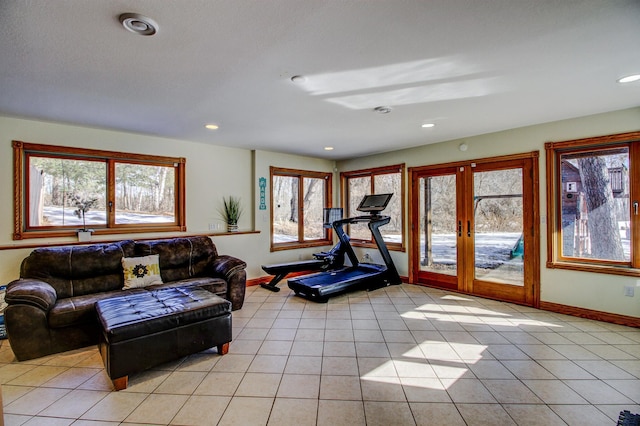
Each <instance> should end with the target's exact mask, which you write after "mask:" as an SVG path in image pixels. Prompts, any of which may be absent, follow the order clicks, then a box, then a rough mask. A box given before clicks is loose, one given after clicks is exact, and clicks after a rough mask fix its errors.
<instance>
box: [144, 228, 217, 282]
mask: <svg viewBox="0 0 640 426" xmlns="http://www.w3.org/2000/svg"><path fill="white" fill-rule="evenodd" d="M135 251H136V255H137V256H148V255H151V254H157V255H159V256H160V275H161V276H162V281H164V282H172V281H179V280H184V279H187V278H192V277H202V276H206V275H211V272H212V271H211V264H212V263H213V260H214V259H215V258H216V257H217V256H218V253H217V251H216V247H215V245H214V244H213V241H211V238H209V237H206V236H202V237H188V238H170V239H165V240H153V241H138V242H136V246H135Z"/></svg>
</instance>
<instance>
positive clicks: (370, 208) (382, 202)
mask: <svg viewBox="0 0 640 426" xmlns="http://www.w3.org/2000/svg"><path fill="white" fill-rule="evenodd" d="M392 195H393V194H372V195H366V196H365V197H364V198H363V199H362V201H360V205H359V206H358V211H361V212H367V213H371V214H376V213H378V212H381V211H383V210H384V209H386V208H387V204H389V201H390V200H391V196H392Z"/></svg>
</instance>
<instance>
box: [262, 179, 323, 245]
mask: <svg viewBox="0 0 640 426" xmlns="http://www.w3.org/2000/svg"><path fill="white" fill-rule="evenodd" d="M331 178H332V175H331V173H324V172H313V171H305V170H294V169H284V168H278V167H271V250H272V251H273V250H286V249H291V248H300V247H312V246H320V245H328V244H331V239H330V234H329V231H328V230H327V228H325V227H324V226H323V218H324V209H325V208H330V207H331V187H332V184H331V180H332V179H331Z"/></svg>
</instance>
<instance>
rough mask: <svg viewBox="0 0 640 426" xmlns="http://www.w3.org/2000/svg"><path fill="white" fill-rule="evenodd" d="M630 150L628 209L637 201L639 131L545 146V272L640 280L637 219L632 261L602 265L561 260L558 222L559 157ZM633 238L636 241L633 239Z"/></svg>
mask: <svg viewBox="0 0 640 426" xmlns="http://www.w3.org/2000/svg"><path fill="white" fill-rule="evenodd" d="M621 146H625V147H628V148H629V162H630V166H629V172H630V176H629V196H630V201H631V203H630V204H631V206H630V208H633V207H632V205H633V202H634V200H639V199H640V131H639V132H627V133H619V134H614V135H606V136H598V137H591V138H582V139H574V140H568V141H561V142H547V143H545V151H546V164H547V165H546V168H547V169H546V178H547V263H546V266H547V268H550V269H567V270H572V271H581V272H593V273H602V274H611V275H623V276H633V277H640V241H639V240H640V238H638V234H640V216H638V215H634V214H633V212H632V214H631V216H630V221H631V232H632V237H631V239H630V241H631V244H632V246H631V260H630V262H616V261H602V260H590V259H579V258H573V257H563V256H562V255H561V253H562V252H561V248H562V247H561V244H562V241H561V233H560V230H559V225H558V224H559V223H560V222H561V217H560V215H561V211H560V210H561V209H560V198H559V197H560V191H559V188H558V185H559V181H560V179H559V176H558V174H559V170H560V154H565V153H573V152H589V151H599V150H609V149H615V148H616V147H621ZM634 235H635V237H634Z"/></svg>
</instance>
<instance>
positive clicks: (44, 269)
mask: <svg viewBox="0 0 640 426" xmlns="http://www.w3.org/2000/svg"><path fill="white" fill-rule="evenodd" d="M134 248H135V244H134V242H133V241H131V240H126V241H118V242H113V243H104V244H93V245H90V246H64V247H46V248H39V249H35V250H33V251H32V252H31V254H30V255H29V256H28V257H26V258H25V259H24V260H23V261H22V265H21V267H20V277H22V278H36V279H39V280H42V281H45V282H47V283H49V284H50V285H51V287H53V288H54V290H55V291H56V294H57V297H58V299H63V298H67V297H73V296H82V295H85V294H93V293H100V292H105V291H112V290H120V289H122V287H123V285H124V277H123V275H122V264H121V261H120V260H121V259H122V258H123V257H133V256H134V253H135V252H134Z"/></svg>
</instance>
